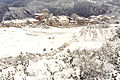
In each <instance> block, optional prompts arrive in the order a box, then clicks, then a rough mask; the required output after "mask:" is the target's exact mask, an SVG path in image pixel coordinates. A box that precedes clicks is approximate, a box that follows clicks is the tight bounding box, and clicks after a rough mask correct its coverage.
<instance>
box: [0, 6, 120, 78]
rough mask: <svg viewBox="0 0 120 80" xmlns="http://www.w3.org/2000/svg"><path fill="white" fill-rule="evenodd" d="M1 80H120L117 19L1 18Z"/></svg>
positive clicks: (45, 14) (43, 12)
mask: <svg viewBox="0 0 120 80" xmlns="http://www.w3.org/2000/svg"><path fill="white" fill-rule="evenodd" d="M0 80H120V16H116V15H107V14H105V15H104V14H101V15H91V16H89V17H83V16H80V15H78V14H76V13H72V14H71V15H70V16H68V15H54V14H53V13H51V12H50V11H49V10H48V9H46V8H44V9H42V10H41V11H40V12H39V13H37V12H35V13H34V15H33V16H32V17H27V18H15V19H10V20H9V19H8V20H5V18H4V17H3V18H2V21H1V22H0Z"/></svg>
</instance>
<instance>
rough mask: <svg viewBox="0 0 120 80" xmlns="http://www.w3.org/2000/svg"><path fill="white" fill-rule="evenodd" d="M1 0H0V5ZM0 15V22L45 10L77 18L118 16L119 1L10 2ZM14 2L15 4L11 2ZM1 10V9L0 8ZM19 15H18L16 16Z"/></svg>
mask: <svg viewBox="0 0 120 80" xmlns="http://www.w3.org/2000/svg"><path fill="white" fill-rule="evenodd" d="M2 1H3V0H0V3H1V2H2ZM10 1H11V3H10V4H8V2H6V3H5V4H7V5H8V6H6V8H7V11H6V10H5V11H4V12H2V14H0V21H2V18H3V17H4V19H5V20H10V19H16V18H18V19H19V18H26V17H32V16H33V15H34V13H39V12H41V11H42V9H44V8H46V9H48V10H49V12H50V13H53V14H54V15H67V16H71V15H72V14H73V13H76V14H78V15H79V16H83V17H89V16H91V15H101V14H102V15H104V14H106V15H107V14H108V15H119V13H120V5H119V3H120V1H119V0H104V1H103V0H10ZM12 1H15V2H12ZM3 2H5V1H3ZM0 9H1V8H0ZM18 14H19V15H18Z"/></svg>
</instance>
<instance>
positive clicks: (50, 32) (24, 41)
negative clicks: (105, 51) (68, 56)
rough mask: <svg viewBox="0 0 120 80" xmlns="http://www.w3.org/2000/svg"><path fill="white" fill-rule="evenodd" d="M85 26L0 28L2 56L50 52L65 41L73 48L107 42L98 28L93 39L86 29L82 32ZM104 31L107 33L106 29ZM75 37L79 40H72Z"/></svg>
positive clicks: (89, 47)
mask: <svg viewBox="0 0 120 80" xmlns="http://www.w3.org/2000/svg"><path fill="white" fill-rule="evenodd" d="M83 28H84V27H76V28H55V27H51V28H49V29H42V28H14V27H11V28H0V58H2V57H8V56H17V55H19V54H20V52H23V53H25V52H31V53H40V54H44V53H49V52H51V51H52V50H55V49H57V48H58V47H60V46H62V45H63V44H64V43H69V44H71V45H70V46H68V48H70V49H71V50H74V49H76V48H88V49H91V48H99V47H101V45H102V44H103V43H104V42H105V36H101V35H102V34H101V33H100V31H99V30H96V32H97V37H96V38H95V39H92V38H91V37H93V36H91V37H90V35H89V33H88V31H87V30H86V29H85V30H84V31H83V32H81V30H82V29H83ZM86 31H87V32H86ZM109 31H110V30H109ZM82 33H83V34H82ZM102 33H103V34H104V35H105V34H107V33H105V30H103V32H102ZM109 35H112V34H110V33H109ZM74 37H76V38H77V40H76V41H75V40H74V41H72V42H70V41H71V40H72V39H74ZM44 49H46V50H45V51H44Z"/></svg>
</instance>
